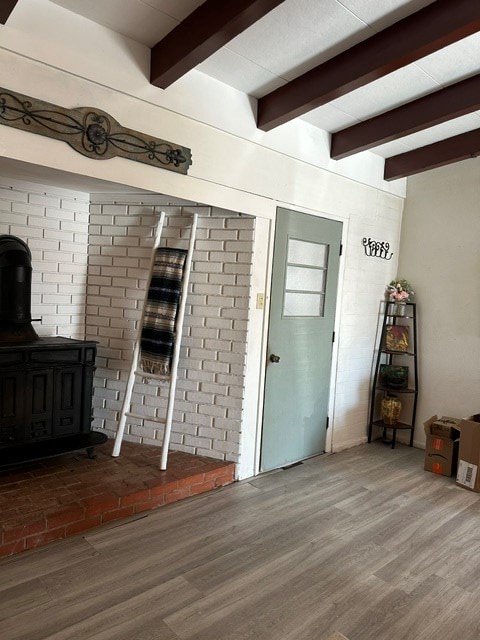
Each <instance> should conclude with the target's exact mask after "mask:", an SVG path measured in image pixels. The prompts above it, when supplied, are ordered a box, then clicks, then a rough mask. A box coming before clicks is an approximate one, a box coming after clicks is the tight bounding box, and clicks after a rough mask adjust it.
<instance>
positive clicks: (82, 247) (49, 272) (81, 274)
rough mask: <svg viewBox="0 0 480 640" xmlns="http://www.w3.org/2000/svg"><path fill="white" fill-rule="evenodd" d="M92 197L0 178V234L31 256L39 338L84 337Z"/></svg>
mask: <svg viewBox="0 0 480 640" xmlns="http://www.w3.org/2000/svg"><path fill="white" fill-rule="evenodd" d="M88 219H89V195H88V194H86V193H81V192H73V191H69V190H62V189H56V188H53V187H48V186H45V185H38V184H33V183H28V182H23V181H17V180H11V179H7V178H4V177H1V176H0V233H6V234H11V235H14V236H18V237H19V238H21V239H22V240H25V241H26V242H27V244H28V246H29V248H30V250H31V252H32V267H33V273H32V317H33V318H41V319H42V322H41V324H40V323H38V322H34V323H33V326H34V327H35V330H36V332H37V333H38V335H39V336H51V335H63V336H66V337H70V338H83V337H84V335H85V302H86V276H87V248H88V235H87V234H88Z"/></svg>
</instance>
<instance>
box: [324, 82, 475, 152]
mask: <svg viewBox="0 0 480 640" xmlns="http://www.w3.org/2000/svg"><path fill="white" fill-rule="evenodd" d="M477 109H480V74H478V75H476V76H472V77H471V78H467V79H466V80H462V82H457V83H456V84H453V85H451V86H449V87H446V88H445V89H440V90H439V91H435V92H434V93H430V94H428V95H427V96H424V97H423V98H419V99H418V100H414V101H413V102H409V103H408V104H405V105H403V106H401V107H398V108H397V109H392V110H391V111H387V112H385V113H382V114H381V115H379V116H376V117H374V118H370V119H369V120H365V121H364V122H360V123H359V124H356V125H353V126H351V127H348V128H346V129H342V130H341V131H337V133H333V134H332V144H331V157H332V158H334V159H335V160H340V159H341V158H346V157H347V156H350V155H352V154H354V153H359V152H360V151H366V150H367V149H371V148H372V147H376V146H378V145H380V144H385V143H386V142H391V141H392V140H397V139H398V138H402V137H403V136H407V135H410V134H412V133H416V132H417V131H422V130H423V129H427V128H428V127H433V126H434V125H436V124H440V123H442V122H447V121H448V120H452V119H453V118H459V117H460V116H463V115H465V114H467V113H472V111H476V110H477Z"/></svg>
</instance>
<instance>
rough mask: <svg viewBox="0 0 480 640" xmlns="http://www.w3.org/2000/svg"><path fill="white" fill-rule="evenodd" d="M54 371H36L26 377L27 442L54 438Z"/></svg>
mask: <svg viewBox="0 0 480 640" xmlns="http://www.w3.org/2000/svg"><path fill="white" fill-rule="evenodd" d="M52 397H53V371H52V369H34V370H32V371H29V372H28V373H27V375H26V393H25V396H24V398H25V399H26V401H27V407H26V416H25V429H26V434H25V441H26V442H31V441H33V442H35V441H37V440H44V439H45V438H51V437H52V416H53V406H52Z"/></svg>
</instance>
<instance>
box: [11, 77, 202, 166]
mask: <svg viewBox="0 0 480 640" xmlns="http://www.w3.org/2000/svg"><path fill="white" fill-rule="evenodd" d="M0 124H4V125H7V126H8V127H14V128H15V129H22V130H23V131H31V132H32V133H38V134H40V135H42V136H47V137H48V138H54V139H56V140H62V141H63V142H66V143H67V144H69V145H70V146H71V147H72V149H75V151H78V152H79V153H81V154H82V155H84V156H87V157H89V158H95V159H96V160H108V159H109V158H114V157H115V156H120V157H122V158H128V159H129V160H135V161H136V162H144V163H145V164H151V165H153V166H155V167H160V168H162V169H168V171H176V172H177V173H183V174H186V173H187V171H188V167H189V166H190V165H191V164H192V155H191V151H190V149H188V148H187V147H181V146H179V145H177V144H174V143H173V142H167V141H166V140H162V139H160V138H154V137H153V136H150V135H148V134H146V133H140V132H139V131H134V130H133V129H127V128H125V127H122V126H121V124H119V123H118V122H117V121H116V120H115V119H114V118H112V116H110V115H109V114H108V113H105V111H101V110H100V109H95V108H92V107H78V108H76V109H65V108H63V107H59V106H58V105H55V104H50V103H49V102H43V101H42V100H37V99H35V98H31V97H30V96H25V95H22V94H21V93H16V92H14V91H8V90H7V89H2V88H0Z"/></svg>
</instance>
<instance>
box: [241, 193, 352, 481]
mask: <svg viewBox="0 0 480 640" xmlns="http://www.w3.org/2000/svg"><path fill="white" fill-rule="evenodd" d="M278 209H289V210H290V211H294V212H296V213H306V214H308V215H312V216H314V217H316V218H325V219H327V220H334V221H337V222H341V223H342V246H343V251H342V255H341V256H340V263H339V270H338V284H337V295H336V304H335V324H334V331H335V335H336V336H337V337H338V336H339V335H340V334H339V327H340V321H341V315H342V300H343V288H344V280H345V254H346V243H347V238H348V230H349V219H348V217H346V216H345V217H343V216H337V215H332V214H330V213H326V212H321V211H317V210H313V209H308V208H306V207H298V206H295V205H292V204H291V203H283V202H276V209H275V217H274V219H272V220H270V221H269V232H268V236H267V234H266V233H265V231H264V232H263V233H262V234H260V237H259V236H257V233H256V234H255V237H256V240H255V247H254V264H253V269H252V287H251V290H252V296H251V305H250V314H249V325H250V322H251V319H252V311H253V310H255V303H256V300H255V298H256V292H255V287H254V283H255V273H256V269H257V268H258V267H259V266H260V264H259V262H262V264H263V269H262V270H263V272H264V281H265V308H264V314H263V327H262V339H261V345H260V346H259V348H258V349H255V356H256V357H260V367H259V369H257V368H256V367H255V368H256V369H257V371H256V373H257V375H254V374H253V367H251V369H252V370H251V373H252V377H251V378H250V379H252V378H253V379H254V380H255V384H256V385H257V388H258V394H257V403H256V404H257V407H256V409H257V411H256V432H255V434H252V435H254V442H252V444H253V448H252V447H251V446H249V442H248V440H249V431H250V430H249V429H248V428H245V430H244V438H242V440H243V446H242V450H241V458H240V460H241V464H240V469H239V473H238V477H239V479H244V478H247V477H249V475H251V473H250V474H249V473H248V468H250V469H252V464H253V475H255V476H256V475H258V474H259V473H261V471H260V454H261V442H262V429H263V404H264V397H265V374H266V366H267V338H268V327H269V321H270V311H269V308H270V293H271V288H272V276H273V250H274V239H275V230H276V221H277V212H278ZM257 221H258V218H257ZM265 222H266V221H265ZM267 237H268V249H267V255H266V261H265V260H264V261H261V260H260V261H256V260H255V257H256V256H257V253H258V251H259V244H260V243H259V240H260V241H263V242H265V240H266V239H267ZM257 275H258V274H257ZM252 328H253V327H252ZM252 333H254V332H253V331H252ZM249 334H250V327H249ZM256 335H258V334H256ZM247 344H248V350H250V349H251V348H252V344H251V343H250V341H248V343H247ZM338 349H339V340H338V339H336V340H335V342H334V343H333V348H332V364H331V371H330V392H329V402H328V416H329V419H330V420H329V428H328V430H327V438H326V442H325V451H326V452H333V451H334V450H335V448H334V428H335V390H336V378H337V367H338ZM252 361H253V354H252V357H250V358H249V357H248V356H247V366H246V370H245V374H246V378H245V379H246V381H248V379H249V364H250V365H252ZM258 374H259V375H258ZM257 376H258V377H257ZM247 384H248V383H247V382H246V386H247ZM247 390H248V389H247V388H246V389H245V397H246V398H247ZM250 397H251V396H250ZM249 413H250V415H252V413H251V412H249ZM243 422H244V425H245V426H246V425H247V424H248V416H247V411H246V412H245V415H244V420H243ZM249 463H250V464H249ZM245 472H246V474H245Z"/></svg>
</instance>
